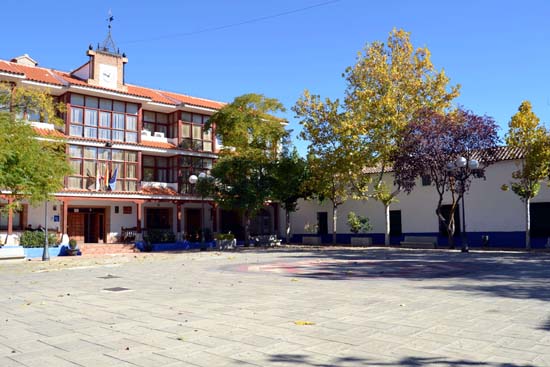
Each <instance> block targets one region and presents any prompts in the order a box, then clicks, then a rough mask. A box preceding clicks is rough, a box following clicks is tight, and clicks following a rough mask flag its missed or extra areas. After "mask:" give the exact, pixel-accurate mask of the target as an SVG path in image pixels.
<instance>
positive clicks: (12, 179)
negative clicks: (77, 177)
mask: <svg viewBox="0 0 550 367" xmlns="http://www.w3.org/2000/svg"><path fill="white" fill-rule="evenodd" d="M0 106H1V107H3V108H1V111H0V188H2V190H5V191H8V192H10V198H12V199H13V202H12V205H11V207H10V208H11V209H14V208H17V207H18V206H19V205H20V204H21V201H22V200H27V201H28V202H29V203H30V204H32V205H35V204H38V203H40V202H43V201H44V200H48V199H49V198H50V195H51V194H52V193H54V192H56V191H59V190H60V189H62V188H63V178H64V177H65V176H66V175H68V174H69V173H70V172H71V169H70V166H69V164H68V162H67V158H66V155H65V145H64V142H63V141H61V140H56V139H53V138H47V139H45V138H43V137H40V136H39V135H38V134H37V133H36V132H35V130H34V129H33V128H32V126H31V125H30V124H29V123H27V122H26V121H25V120H24V119H25V118H26V117H27V116H29V115H31V114H34V115H40V119H41V121H47V122H50V123H54V124H62V123H63V120H62V119H61V118H60V117H59V113H61V112H62V106H61V105H60V104H58V103H55V102H54V99H53V98H52V97H51V96H50V95H48V94H47V93H46V92H44V91H40V90H36V89H28V88H20V87H17V88H15V89H13V88H12V86H11V85H8V84H2V85H0Z"/></svg>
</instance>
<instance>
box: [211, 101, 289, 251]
mask: <svg viewBox="0 0 550 367" xmlns="http://www.w3.org/2000/svg"><path fill="white" fill-rule="evenodd" d="M282 111H284V107H283V105H282V104H281V103H280V102H279V101H278V100H276V99H272V98H266V97H264V96H263V95H260V94H245V95H242V96H239V97H237V98H235V100H234V101H233V102H232V103H230V104H228V105H226V106H224V107H223V108H222V109H220V110H219V111H218V112H216V113H215V114H214V115H212V117H211V118H210V121H209V122H208V123H207V124H206V126H205V128H206V129H209V128H210V127H211V126H215V129H216V135H217V136H219V138H220V139H221V141H222V144H223V146H224V147H223V149H222V150H221V151H220V159H219V160H218V161H217V162H216V164H215V165H214V168H213V169H212V172H211V174H212V176H213V177H214V178H215V179H216V181H217V184H216V186H215V187H216V192H215V194H214V199H215V200H216V201H217V202H218V203H219V204H220V206H221V207H222V208H227V209H237V210H238V211H239V212H240V213H241V214H242V216H243V217H244V222H245V225H244V227H245V244H246V245H248V244H249V243H250V218H251V217H252V216H254V215H255V214H256V213H257V212H258V211H259V210H260V209H261V208H262V207H263V205H264V204H265V203H266V201H267V200H268V199H270V197H271V196H272V195H271V194H272V183H273V178H272V176H271V172H272V167H273V165H274V164H275V162H276V160H277V159H278V155H279V149H280V148H279V147H280V143H281V141H282V139H283V138H285V136H287V134H288V133H287V131H286V130H285V128H284V122H285V121H284V120H282V119H280V118H278V117H276V116H275V115H276V114H277V113H279V112H282Z"/></svg>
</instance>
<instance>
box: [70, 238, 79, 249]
mask: <svg viewBox="0 0 550 367" xmlns="http://www.w3.org/2000/svg"><path fill="white" fill-rule="evenodd" d="M77 245H78V243H77V242H76V240H75V239H74V238H71V239H70V240H69V247H70V248H71V249H72V250H74V249H75V248H76V247H77Z"/></svg>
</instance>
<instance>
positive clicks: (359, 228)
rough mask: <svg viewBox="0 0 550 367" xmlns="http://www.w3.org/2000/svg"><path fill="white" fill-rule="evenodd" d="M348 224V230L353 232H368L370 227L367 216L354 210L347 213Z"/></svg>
mask: <svg viewBox="0 0 550 367" xmlns="http://www.w3.org/2000/svg"><path fill="white" fill-rule="evenodd" d="M348 226H349V229H350V231H352V232H353V233H355V234H357V233H359V232H368V231H370V230H371V229H372V226H371V224H370V221H369V218H367V217H363V216H361V215H357V214H355V213H354V212H349V213H348Z"/></svg>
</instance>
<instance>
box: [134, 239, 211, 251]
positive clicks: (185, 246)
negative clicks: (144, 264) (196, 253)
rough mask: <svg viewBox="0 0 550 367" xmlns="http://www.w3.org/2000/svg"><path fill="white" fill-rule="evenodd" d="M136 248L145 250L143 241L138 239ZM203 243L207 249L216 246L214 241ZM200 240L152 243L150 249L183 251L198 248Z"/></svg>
mask: <svg viewBox="0 0 550 367" xmlns="http://www.w3.org/2000/svg"><path fill="white" fill-rule="evenodd" d="M135 245H136V248H137V249H138V250H139V251H141V252H144V251H145V242H143V241H138V242H136V243H135ZM204 245H205V246H206V248H207V249H213V248H215V247H216V243H215V242H205V243H204ZM200 248H201V243H200V242H189V241H177V242H171V243H154V244H153V248H152V250H151V251H153V252H158V251H185V250H200Z"/></svg>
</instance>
